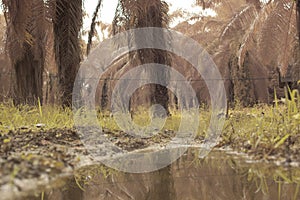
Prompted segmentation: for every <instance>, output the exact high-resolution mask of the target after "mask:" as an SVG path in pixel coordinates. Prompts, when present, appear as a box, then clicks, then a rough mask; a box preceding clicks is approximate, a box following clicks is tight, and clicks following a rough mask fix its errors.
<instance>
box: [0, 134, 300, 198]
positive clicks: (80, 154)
mask: <svg viewBox="0 0 300 200" xmlns="http://www.w3.org/2000/svg"><path fill="white" fill-rule="evenodd" d="M104 135H105V136H106V137H107V138H109V140H110V141H111V142H113V143H114V144H116V145H117V146H119V147H121V148H122V149H126V150H128V151H132V150H137V149H143V148H147V147H149V146H152V145H160V146H162V147H163V146H164V144H167V143H168V142H169V141H170V140H171V139H172V137H173V136H174V135H175V134H174V132H173V131H165V132H164V133H159V134H158V135H155V136H153V137H151V138H147V139H143V138H136V137H133V136H131V135H129V134H126V133H124V132H122V131H109V130H104ZM203 139H204V138H201V137H198V138H196V142H195V144H201V142H202V141H203ZM297 144H299V142H298V138H297V137H296V136H295V137H292V136H291V137H290V138H288V139H287V140H285V142H283V144H282V145H281V146H280V147H278V148H276V149H270V147H269V146H268V145H264V144H263V143H261V144H258V145H257V146H256V147H254V146H251V145H249V144H248V142H247V140H243V139H241V138H234V139H231V140H228V137H226V135H224V136H222V140H221V141H220V143H219V144H218V145H217V147H216V148H219V149H220V148H221V149H234V150H235V151H241V152H245V153H247V154H248V155H250V156H252V158H253V159H254V160H263V161H272V162H275V161H276V162H277V164H280V165H284V166H289V165H292V166H299V163H300V152H299V151H300V147H299V145H297ZM103 151H105V149H104V150H103ZM93 163H95V162H94V160H93V157H92V156H90V155H89V153H88V151H87V149H86V148H85V147H84V145H83V144H82V142H81V140H80V138H79V136H78V134H77V133H76V131H75V130H71V129H51V130H47V131H44V130H42V129H41V130H40V131H31V130H29V129H26V128H25V129H19V130H17V131H15V132H13V131H10V132H9V133H7V134H5V135H0V177H1V179H0V194H1V195H3V196H5V195H8V196H10V197H11V195H12V192H13V193H15V194H22V192H26V191H30V190H32V191H35V189H36V188H38V187H39V186H42V185H45V184H46V185H48V187H51V184H50V185H49V183H54V184H56V185H58V184H59V183H55V182H53V181H55V180H57V179H58V178H59V177H64V176H68V175H71V174H72V173H73V171H74V169H76V168H78V167H80V166H85V165H90V164H93Z"/></svg>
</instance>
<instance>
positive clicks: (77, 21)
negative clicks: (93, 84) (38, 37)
mask: <svg viewBox="0 0 300 200" xmlns="http://www.w3.org/2000/svg"><path fill="white" fill-rule="evenodd" d="M48 4H49V6H50V8H53V10H54V13H53V14H51V15H53V29H54V49H55V57H56V64H57V67H58V82H59V88H60V99H61V104H62V105H63V106H71V103H72V91H73V85H74V82H75V78H76V74H77V71H78V69H79V66H80V60H81V49H80V42H79V38H80V29H81V27H82V15H83V11H82V4H83V1H82V0H48Z"/></svg>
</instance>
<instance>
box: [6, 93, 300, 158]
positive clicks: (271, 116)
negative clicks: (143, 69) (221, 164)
mask: <svg viewBox="0 0 300 200" xmlns="http://www.w3.org/2000/svg"><path fill="white" fill-rule="evenodd" d="M288 92H289V93H290V96H291V100H286V99H285V100H278V99H277V96H276V94H275V101H274V105H256V106H254V107H251V108H244V107H241V106H239V105H238V104H237V106H236V107H235V108H234V109H231V110H230V112H229V116H228V117H227V119H226V122H225V126H224V129H223V133H222V135H221V144H222V145H223V146H224V145H229V146H231V147H234V148H236V149H241V150H247V149H252V150H255V149H258V148H265V149H266V150H268V151H272V150H274V149H278V148H281V146H284V144H286V143H287V141H290V139H291V138H293V141H294V142H299V143H298V144H300V141H299V139H298V137H300V136H299V135H300V134H299V133H300V112H299V111H300V101H299V100H298V97H299V94H298V92H297V91H296V90H294V91H291V90H289V91H288ZM0 113H1V115H0V133H2V134H5V133H7V132H8V131H16V130H22V129H31V130H33V131H34V130H37V129H38V128H37V125H40V126H42V128H43V129H44V130H47V129H52V128H58V129H61V128H73V124H74V121H73V113H72V110H71V109H68V108H65V109H63V108H61V107H59V106H54V105H46V106H41V105H40V104H38V105H37V106H36V107H32V106H27V105H22V106H15V105H14V104H13V103H12V101H8V102H4V103H0ZM98 118H99V120H100V124H101V126H102V127H103V128H106V129H108V130H112V131H119V130H120V128H119V126H118V124H117V123H116V122H115V120H114V118H113V117H111V116H110V113H108V112H99V113H98ZM181 118H182V115H181V113H180V112H179V111H171V116H169V117H168V118H167V119H166V123H165V125H164V127H163V130H174V131H177V130H178V128H179V125H180V121H181ZM199 120H200V126H199V129H198V133H197V134H198V136H199V138H204V137H205V136H206V129H207V127H208V124H209V120H210V112H209V111H208V110H207V109H206V108H204V107H203V108H201V109H200V115H199ZM133 121H134V123H136V124H138V125H140V126H141V127H146V126H147V125H149V123H150V122H151V120H150V115H149V112H148V111H147V110H145V109H140V111H139V112H138V113H137V114H136V115H134V116H133ZM266 153H270V152H266Z"/></svg>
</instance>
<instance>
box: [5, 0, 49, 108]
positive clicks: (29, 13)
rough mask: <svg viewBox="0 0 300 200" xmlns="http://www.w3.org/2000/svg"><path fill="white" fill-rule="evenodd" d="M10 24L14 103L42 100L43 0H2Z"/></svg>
mask: <svg viewBox="0 0 300 200" xmlns="http://www.w3.org/2000/svg"><path fill="white" fill-rule="evenodd" d="M2 4H3V6H4V15H5V19H6V23H7V40H6V45H7V50H8V53H9V57H10V59H11V62H12V65H13V69H14V74H15V79H16V80H15V82H16V84H15V87H14V90H15V94H14V95H13V97H14V100H15V103H17V104H21V103H27V104H30V105H33V104H35V103H36V102H37V100H38V99H39V100H40V101H41V102H42V99H43V93H42V88H43V70H44V63H45V45H44V44H45V43H44V42H45V41H46V40H45V36H46V27H45V24H46V23H45V12H44V11H45V10H44V2H43V0H28V1H21V0H2Z"/></svg>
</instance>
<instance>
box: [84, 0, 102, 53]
mask: <svg viewBox="0 0 300 200" xmlns="http://www.w3.org/2000/svg"><path fill="white" fill-rule="evenodd" d="M101 4H102V0H99V1H98V4H97V6H96V9H95V12H94V14H93V18H92V23H91V28H90V31H89V38H88V43H87V49H86V55H89V53H90V50H91V46H92V43H93V37H94V35H95V33H96V24H97V23H96V19H97V16H98V12H99V10H100V6H101Z"/></svg>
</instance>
